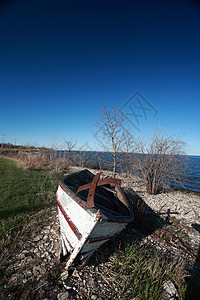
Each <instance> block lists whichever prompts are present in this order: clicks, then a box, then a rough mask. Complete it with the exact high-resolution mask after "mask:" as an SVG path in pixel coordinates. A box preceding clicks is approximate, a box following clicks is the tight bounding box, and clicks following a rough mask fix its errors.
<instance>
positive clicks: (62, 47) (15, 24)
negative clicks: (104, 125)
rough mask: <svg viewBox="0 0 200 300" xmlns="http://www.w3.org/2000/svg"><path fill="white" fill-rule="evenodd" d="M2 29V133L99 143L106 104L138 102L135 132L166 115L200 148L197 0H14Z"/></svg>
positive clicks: (0, 11)
mask: <svg viewBox="0 0 200 300" xmlns="http://www.w3.org/2000/svg"><path fill="white" fill-rule="evenodd" d="M0 28H1V30H0V111H1V116H0V139H1V138H2V135H5V137H4V140H5V142H11V143H14V142H15V139H17V144H21V143H22V142H23V144H33V143H37V145H40V146H42V145H44V146H51V143H52V140H53V141H54V142H55V139H56V138H57V143H58V144H61V143H62V142H63V140H64V139H70V138H72V139H74V140H77V141H78V143H77V149H78V148H81V147H86V148H87V147H88V149H89V148H90V149H96V141H95V138H94V136H93V133H94V130H95V120H96V118H98V116H99V114H100V111H101V107H102V106H104V105H105V104H106V105H107V106H108V107H109V106H110V107H112V106H116V107H117V108H119V109H120V108H121V107H123V106H124V105H125V103H128V106H127V107H126V111H128V110H129V109H130V107H132V108H133V109H134V110H135V112H136V114H138V115H140V117H139V119H138V120H139V125H138V126H137V129H136V128H135V127H134V126H132V125H133V123H135V124H136V119H135V120H134V119H133V116H131V115H129V119H130V120H131V121H132V123H131V122H130V124H132V125H131V126H132V127H131V128H132V130H133V134H135V135H146V134H150V133H151V132H153V130H154V129H155V128H156V127H157V126H158V124H160V126H161V127H162V129H163V131H164V132H168V134H170V135H174V136H178V137H180V138H182V139H183V140H185V141H186V142H187V143H188V148H187V150H188V153H189V154H196V155H200V138H199V136H200V134H199V132H200V38H199V36H200V6H199V5H198V4H197V1H186V0H182V1H181V0H177V1H176V0H173V1H172V0H168V1H165V0H164V1H148V0H137V1H109V0H107V1H66V0H59V1H53V0H48V1H47V0H44V1H43V0H34V1H33V0H29V1H25V0H15V1H14V0H13V1H12V0H10V1H9V0H7V1H3V2H1V4H0ZM135 93H137V94H136V96H137V95H139V98H136V97H135V98H134V95H135ZM132 96H133V98H131V97H132ZM131 99H132V100H131ZM137 99H139V100H137ZM134 101H135V102H134ZM138 101H139V102H138ZM138 103H140V104H141V105H142V106H144V107H146V108H148V110H147V113H148V114H147V116H146V118H145V115H142V114H141V113H142V110H141V109H138V110H137V109H136V108H135V106H138ZM155 111H156V114H154V112H155ZM131 118H132V119H131ZM85 145H86V146H85ZM90 149H89V150H90Z"/></svg>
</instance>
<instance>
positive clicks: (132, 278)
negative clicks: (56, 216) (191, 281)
mask: <svg viewBox="0 0 200 300" xmlns="http://www.w3.org/2000/svg"><path fill="white" fill-rule="evenodd" d="M103 276H104V278H105V279H106V281H107V282H109V283H110V284H111V285H112V287H113V291H114V293H115V294H116V295H117V298H118V297H119V299H152V300H155V299H161V296H162V285H163V283H164V281H166V280H171V281H172V282H173V283H174V285H175V286H176V288H177V289H178V292H179V297H180V299H185V298H184V297H185V293H186V288H187V286H186V283H185V277H186V273H185V271H184V265H183V264H182V263H181V262H177V261H174V262H173V261H171V262H170V263H169V262H168V260H167V258H166V257H164V256H162V255H161V254H160V253H159V252H158V251H157V250H155V249H154V248H153V247H152V246H151V245H146V246H144V245H142V246H141V245H139V244H135V243H134V244H126V245H125V244H124V245H122V246H121V249H118V250H117V251H116V252H115V253H114V255H113V256H111V257H110V259H109V262H108V263H106V266H105V268H104V270H103Z"/></svg>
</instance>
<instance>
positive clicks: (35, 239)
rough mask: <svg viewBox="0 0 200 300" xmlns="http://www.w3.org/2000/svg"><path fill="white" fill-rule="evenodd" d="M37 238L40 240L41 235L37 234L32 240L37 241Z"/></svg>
mask: <svg viewBox="0 0 200 300" xmlns="http://www.w3.org/2000/svg"><path fill="white" fill-rule="evenodd" d="M39 240H41V236H39V235H37V236H36V237H35V238H34V239H33V242H38V241H39Z"/></svg>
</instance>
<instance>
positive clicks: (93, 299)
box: [90, 295, 98, 300]
mask: <svg viewBox="0 0 200 300" xmlns="http://www.w3.org/2000/svg"><path fill="white" fill-rule="evenodd" d="M97 298H98V297H97V295H92V296H91V298H90V299H91V300H96V299H97Z"/></svg>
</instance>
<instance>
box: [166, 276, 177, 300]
mask: <svg viewBox="0 0 200 300" xmlns="http://www.w3.org/2000/svg"><path fill="white" fill-rule="evenodd" d="M162 288H163V292H162V300H177V299H179V296H178V292H177V289H176V288H175V286H174V284H173V282H171V281H170V280H168V281H165V282H164V283H163V286H162Z"/></svg>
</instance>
